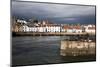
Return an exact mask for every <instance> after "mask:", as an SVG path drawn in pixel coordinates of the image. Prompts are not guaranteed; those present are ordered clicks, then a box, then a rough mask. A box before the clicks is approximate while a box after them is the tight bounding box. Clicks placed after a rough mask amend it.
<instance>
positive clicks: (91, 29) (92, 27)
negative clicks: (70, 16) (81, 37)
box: [85, 25, 95, 33]
mask: <svg viewBox="0 0 100 67" xmlns="http://www.w3.org/2000/svg"><path fill="white" fill-rule="evenodd" d="M85 32H87V33H95V25H88V26H85Z"/></svg>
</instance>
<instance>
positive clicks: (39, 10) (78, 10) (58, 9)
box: [12, 1, 95, 23]
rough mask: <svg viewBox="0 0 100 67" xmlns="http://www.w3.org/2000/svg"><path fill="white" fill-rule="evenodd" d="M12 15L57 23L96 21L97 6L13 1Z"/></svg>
mask: <svg viewBox="0 0 100 67" xmlns="http://www.w3.org/2000/svg"><path fill="white" fill-rule="evenodd" d="M12 15H14V16H18V17H25V18H32V17H36V18H38V19H48V20H51V21H54V22H57V23H67V22H68V23H77V22H79V23H95V7H94V6H79V5H60V4H46V3H34V2H15V1H13V2H12Z"/></svg>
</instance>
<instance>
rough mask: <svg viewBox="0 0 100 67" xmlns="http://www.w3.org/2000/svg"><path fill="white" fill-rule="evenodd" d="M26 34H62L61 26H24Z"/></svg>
mask: <svg viewBox="0 0 100 67" xmlns="http://www.w3.org/2000/svg"><path fill="white" fill-rule="evenodd" d="M23 31H24V32H60V31H61V27H60V26H50V27H49V26H40V27H28V26H23Z"/></svg>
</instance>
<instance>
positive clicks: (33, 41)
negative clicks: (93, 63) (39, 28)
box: [12, 36, 95, 65]
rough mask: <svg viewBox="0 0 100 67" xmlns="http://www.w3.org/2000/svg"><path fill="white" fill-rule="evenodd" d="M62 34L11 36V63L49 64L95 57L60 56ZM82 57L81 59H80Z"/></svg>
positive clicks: (87, 59) (86, 59)
mask: <svg viewBox="0 0 100 67" xmlns="http://www.w3.org/2000/svg"><path fill="white" fill-rule="evenodd" d="M62 39H64V37H62V36H41V37H40V36H35V37H32V36H29V37H28V36H25V37H23V36H21V37H12V64H13V65H30V64H34V65H37V64H51V63H63V62H75V61H89V60H95V58H92V59H89V58H90V57H86V58H72V57H71V58H69V57H62V56H60V41H61V40H62ZM80 59H82V60H80Z"/></svg>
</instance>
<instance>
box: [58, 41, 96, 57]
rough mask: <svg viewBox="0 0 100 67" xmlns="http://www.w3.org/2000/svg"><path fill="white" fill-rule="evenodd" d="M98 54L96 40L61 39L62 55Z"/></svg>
mask: <svg viewBox="0 0 100 67" xmlns="http://www.w3.org/2000/svg"><path fill="white" fill-rule="evenodd" d="M95 54H96V43H95V42H94V41H91V40H88V41H68V40H63V41H61V47H60V55H61V56H88V55H95Z"/></svg>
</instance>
